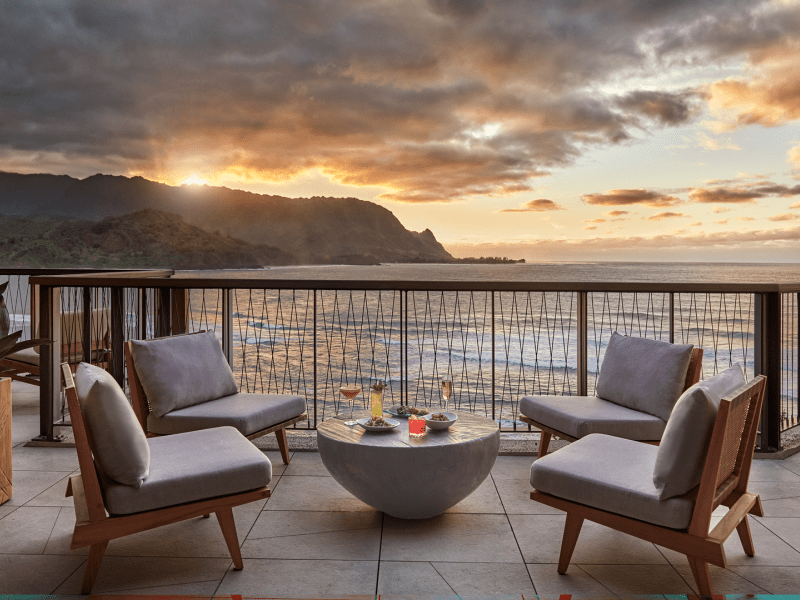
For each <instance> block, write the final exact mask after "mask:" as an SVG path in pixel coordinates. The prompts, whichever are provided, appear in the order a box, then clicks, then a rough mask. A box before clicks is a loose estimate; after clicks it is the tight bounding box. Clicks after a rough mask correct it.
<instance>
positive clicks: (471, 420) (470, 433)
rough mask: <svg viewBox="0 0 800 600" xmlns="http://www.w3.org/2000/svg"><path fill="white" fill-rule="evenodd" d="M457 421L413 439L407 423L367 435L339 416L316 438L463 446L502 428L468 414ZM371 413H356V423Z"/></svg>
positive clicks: (320, 429)
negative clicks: (447, 426) (347, 423)
mask: <svg viewBox="0 0 800 600" xmlns="http://www.w3.org/2000/svg"><path fill="white" fill-rule="evenodd" d="M456 414H457V415H458V420H457V421H456V422H455V423H453V424H452V425H451V426H450V427H449V428H448V429H444V430H441V431H435V430H432V429H428V428H427V427H426V428H425V435H423V436H422V437H420V438H412V437H411V436H409V435H408V419H399V418H396V417H386V418H391V419H393V420H396V421H400V425H398V426H397V427H395V428H394V429H390V430H388V431H376V432H372V431H367V430H366V429H364V428H363V427H361V425H345V424H344V422H345V421H349V420H350V417H349V416H348V415H338V416H336V417H332V418H330V419H325V420H324V421H323V422H322V423H320V424H319V426H318V427H317V435H321V436H324V437H326V438H328V439H331V440H333V441H337V442H342V443H348V444H358V445H362V446H380V447H394V448H419V447H426V446H427V447H430V446H446V445H450V444H462V443H466V442H472V441H475V440H479V439H483V438H487V437H491V436H492V435H497V432H498V431H499V429H500V428H499V426H498V424H497V423H495V422H494V421H492V420H491V419H487V418H486V417H482V416H480V415H475V414H472V413H469V412H457V411H456ZM369 416H370V415H369V412H367V411H358V412H354V413H353V419H362V418H365V417H369Z"/></svg>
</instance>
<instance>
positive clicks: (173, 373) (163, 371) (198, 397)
mask: <svg viewBox="0 0 800 600" xmlns="http://www.w3.org/2000/svg"><path fill="white" fill-rule="evenodd" d="M131 354H133V362H134V364H135V365H136V374H137V375H138V376H139V380H140V381H141V382H142V388H143V389H144V393H145V395H146V396H147V401H148V403H149V404H150V410H151V412H152V413H153V414H154V415H155V416H157V417H163V416H164V415H166V414H167V413H169V412H171V411H173V410H177V409H179V408H186V407H187V406H194V405H195V404H202V403H203V402H208V401H209V400H216V399H217V398H222V397H223V396H232V395H233V394H236V393H237V392H238V391H239V390H238V389H237V387H236V380H235V379H234V377H233V372H232V371H231V368H230V366H229V365H228V361H226V360H225V356H224V355H223V354H222V346H221V345H220V343H219V341H218V340H217V338H216V336H215V335H214V332H213V331H206V332H204V333H195V334H191V335H179V336H175V337H168V338H163V339H160V340H147V341H139V340H134V341H132V342H131Z"/></svg>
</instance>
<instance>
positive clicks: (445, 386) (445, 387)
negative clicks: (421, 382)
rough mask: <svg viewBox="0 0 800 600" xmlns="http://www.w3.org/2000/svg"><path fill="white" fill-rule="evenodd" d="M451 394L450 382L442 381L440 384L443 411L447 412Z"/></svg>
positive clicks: (451, 386)
mask: <svg viewBox="0 0 800 600" xmlns="http://www.w3.org/2000/svg"><path fill="white" fill-rule="evenodd" d="M452 393H453V382H452V381H443V382H442V398H443V399H444V410H445V411H447V407H448V406H449V405H450V396H451V394H452Z"/></svg>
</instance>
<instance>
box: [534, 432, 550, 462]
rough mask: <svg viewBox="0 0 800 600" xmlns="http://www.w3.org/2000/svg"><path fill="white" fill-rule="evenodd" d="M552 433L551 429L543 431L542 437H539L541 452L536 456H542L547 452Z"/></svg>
mask: <svg viewBox="0 0 800 600" xmlns="http://www.w3.org/2000/svg"><path fill="white" fill-rule="evenodd" d="M551 437H552V434H551V433H550V432H549V431H543V432H542V435H541V437H540V438H539V453H538V454H537V455H536V458H542V457H543V456H544V455H545V454H547V447H548V446H549V445H550V438H551Z"/></svg>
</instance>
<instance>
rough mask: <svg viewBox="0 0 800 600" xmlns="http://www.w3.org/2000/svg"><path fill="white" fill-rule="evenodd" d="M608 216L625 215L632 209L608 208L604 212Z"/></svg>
mask: <svg viewBox="0 0 800 600" xmlns="http://www.w3.org/2000/svg"><path fill="white" fill-rule="evenodd" d="M603 214H604V215H606V216H607V217H621V216H623V215H629V214H630V211H628V210H607V211H606V212H604V213H603Z"/></svg>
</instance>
